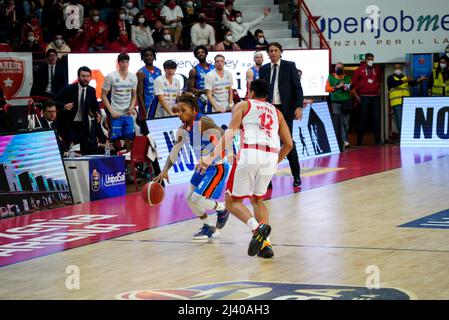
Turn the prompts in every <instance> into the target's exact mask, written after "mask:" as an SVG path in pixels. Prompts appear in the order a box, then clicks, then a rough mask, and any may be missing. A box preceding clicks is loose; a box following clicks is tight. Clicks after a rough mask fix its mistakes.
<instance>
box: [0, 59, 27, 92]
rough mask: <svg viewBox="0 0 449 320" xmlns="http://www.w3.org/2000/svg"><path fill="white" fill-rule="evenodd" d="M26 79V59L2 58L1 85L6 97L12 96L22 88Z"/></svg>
mask: <svg viewBox="0 0 449 320" xmlns="http://www.w3.org/2000/svg"><path fill="white" fill-rule="evenodd" d="M24 80H25V61H23V60H20V59H15V58H0V86H1V87H2V88H3V93H4V95H5V97H6V98H12V97H15V96H16V95H17V93H18V92H19V91H20V89H22V86H23V82H24Z"/></svg>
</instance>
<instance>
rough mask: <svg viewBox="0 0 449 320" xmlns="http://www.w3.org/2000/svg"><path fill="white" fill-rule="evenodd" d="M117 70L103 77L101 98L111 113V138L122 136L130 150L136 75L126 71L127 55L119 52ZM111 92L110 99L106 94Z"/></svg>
mask: <svg viewBox="0 0 449 320" xmlns="http://www.w3.org/2000/svg"><path fill="white" fill-rule="evenodd" d="M117 61H118V65H119V70H118V71H114V72H111V73H109V74H108V75H107V76H106V78H105V79H104V83H103V88H102V90H101V99H102V100H103V104H104V106H105V107H106V109H107V110H108V111H109V113H110V114H111V137H110V138H111V140H117V139H121V138H123V139H124V140H125V146H126V150H127V151H130V150H131V142H132V139H133V138H134V119H133V117H132V115H133V114H135V113H136V111H135V110H134V107H135V106H136V101H137V82H138V81H137V76H136V75H135V74H134V73H132V72H128V67H129V55H128V54H126V53H120V54H119V56H118V59H117ZM109 92H111V101H109V100H108V94H109Z"/></svg>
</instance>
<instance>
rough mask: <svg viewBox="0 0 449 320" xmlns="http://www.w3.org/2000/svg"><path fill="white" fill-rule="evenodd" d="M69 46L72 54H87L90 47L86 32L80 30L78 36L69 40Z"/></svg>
mask: <svg viewBox="0 0 449 320" xmlns="http://www.w3.org/2000/svg"><path fill="white" fill-rule="evenodd" d="M68 46H69V47H70V49H71V50H72V52H87V51H88V45H87V39H86V32H85V31H84V30H83V29H78V31H77V32H76V34H75V35H74V36H73V37H72V38H71V39H69V43H68Z"/></svg>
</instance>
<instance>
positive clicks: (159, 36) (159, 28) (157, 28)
mask: <svg viewBox="0 0 449 320" xmlns="http://www.w3.org/2000/svg"><path fill="white" fill-rule="evenodd" d="M163 33H164V19H162V18H157V19H156V22H155V23H154V30H153V34H152V36H153V40H154V43H155V44H158V43H160V42H161V41H163V40H164V34H163Z"/></svg>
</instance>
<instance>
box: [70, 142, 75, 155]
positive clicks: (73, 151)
mask: <svg viewBox="0 0 449 320" xmlns="http://www.w3.org/2000/svg"><path fill="white" fill-rule="evenodd" d="M69 158H75V150H73V145H71V146H70V149H69Z"/></svg>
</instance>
